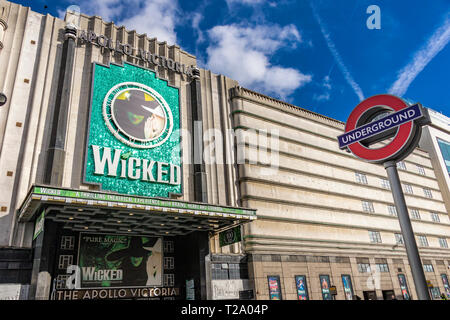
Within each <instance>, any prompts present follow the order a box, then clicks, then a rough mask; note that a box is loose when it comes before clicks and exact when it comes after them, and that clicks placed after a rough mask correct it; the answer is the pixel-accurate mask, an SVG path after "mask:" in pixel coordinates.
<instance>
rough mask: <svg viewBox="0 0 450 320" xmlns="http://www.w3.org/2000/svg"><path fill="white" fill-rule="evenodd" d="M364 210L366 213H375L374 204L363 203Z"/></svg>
mask: <svg viewBox="0 0 450 320" xmlns="http://www.w3.org/2000/svg"><path fill="white" fill-rule="evenodd" d="M362 208H363V211H364V212H370V213H374V212H375V209H374V208H373V203H372V202H370V201H364V200H363V201H362Z"/></svg>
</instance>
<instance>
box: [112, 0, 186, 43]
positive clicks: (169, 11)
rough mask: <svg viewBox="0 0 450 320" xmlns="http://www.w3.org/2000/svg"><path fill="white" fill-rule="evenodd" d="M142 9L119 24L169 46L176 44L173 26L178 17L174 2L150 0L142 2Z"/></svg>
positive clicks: (176, 6)
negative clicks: (164, 42)
mask: <svg viewBox="0 0 450 320" xmlns="http://www.w3.org/2000/svg"><path fill="white" fill-rule="evenodd" d="M143 5H144V6H143V8H142V9H141V10H139V12H138V13H137V14H135V15H133V16H132V17H128V18H126V19H123V20H121V21H120V22H119V24H123V25H125V26H126V27H127V28H128V29H135V30H136V31H137V32H138V33H146V34H147V35H148V36H149V37H156V38H158V40H159V41H167V42H168V43H170V44H175V43H176V42H177V35H176V32H175V25H176V21H177V17H178V5H177V2H176V1H170V0H151V1H143Z"/></svg>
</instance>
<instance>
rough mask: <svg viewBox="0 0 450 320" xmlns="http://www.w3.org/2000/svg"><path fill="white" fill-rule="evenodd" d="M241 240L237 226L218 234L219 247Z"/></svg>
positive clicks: (239, 227)
mask: <svg viewBox="0 0 450 320" xmlns="http://www.w3.org/2000/svg"><path fill="white" fill-rule="evenodd" d="M241 240H242V238H241V226H237V227H235V228H231V229H228V230H225V231H223V232H220V233H219V243H220V246H221V247H223V246H227V245H230V244H233V243H236V242H239V241H241Z"/></svg>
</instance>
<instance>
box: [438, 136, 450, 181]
mask: <svg viewBox="0 0 450 320" xmlns="http://www.w3.org/2000/svg"><path fill="white" fill-rule="evenodd" d="M437 142H438V144H439V148H440V149H441V155H442V158H444V163H445V165H446V167H447V172H448V175H449V176H450V143H448V142H447V141H444V140H441V139H437Z"/></svg>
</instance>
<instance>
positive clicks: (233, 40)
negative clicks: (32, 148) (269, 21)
mask: <svg viewBox="0 0 450 320" xmlns="http://www.w3.org/2000/svg"><path fill="white" fill-rule="evenodd" d="M208 36H209V40H210V44H209V47H208V48H207V55H208V59H207V63H206V64H207V67H208V68H209V69H211V70H212V71H213V72H216V73H221V74H224V75H226V76H228V77H230V78H232V79H236V80H237V81H239V83H240V84H241V85H242V86H245V87H248V88H250V89H254V90H259V91H262V92H265V93H267V94H276V95H278V96H280V97H281V98H283V99H285V98H286V97H287V96H289V95H290V94H292V93H293V92H294V91H295V90H296V89H298V88H300V87H302V86H303V85H305V84H306V83H308V82H310V81H311V75H305V74H303V73H301V72H300V71H298V70H296V69H293V68H284V67H281V66H278V65H272V64H271V63H270V61H269V57H270V56H271V55H273V54H274V53H275V52H277V51H278V50H279V49H280V48H282V47H286V46H289V45H290V46H292V47H295V46H296V45H297V43H300V42H301V36H300V33H299V32H298V30H297V28H296V27H295V26H293V25H288V26H285V27H283V28H281V27H280V26H278V25H259V26H256V27H250V26H247V27H245V26H241V25H236V24H232V25H223V26H216V27H214V28H212V29H211V30H209V31H208Z"/></svg>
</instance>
